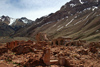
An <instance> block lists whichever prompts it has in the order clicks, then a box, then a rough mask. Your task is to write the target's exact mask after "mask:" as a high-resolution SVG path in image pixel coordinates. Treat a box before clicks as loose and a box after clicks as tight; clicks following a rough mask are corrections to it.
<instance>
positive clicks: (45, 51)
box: [0, 33, 100, 67]
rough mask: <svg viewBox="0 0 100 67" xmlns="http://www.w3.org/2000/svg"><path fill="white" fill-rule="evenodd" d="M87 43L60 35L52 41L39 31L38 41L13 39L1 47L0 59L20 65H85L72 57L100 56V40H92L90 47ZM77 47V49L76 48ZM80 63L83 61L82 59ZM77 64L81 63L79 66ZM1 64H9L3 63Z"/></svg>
mask: <svg viewBox="0 0 100 67" xmlns="http://www.w3.org/2000/svg"><path fill="white" fill-rule="evenodd" d="M86 43H87V42H86V41H85V40H77V41H75V40H72V38H71V37H66V38H65V37H58V38H57V39H53V40H52V42H51V41H49V39H48V37H47V35H46V34H45V33H38V34H37V35H36V41H31V40H28V41H12V42H8V43H6V45H5V46H4V47H1V48H0V56H1V58H0V59H5V60H6V61H12V62H14V63H17V64H20V67H23V66H26V67H33V66H50V65H58V66H64V67H84V65H82V64H79V62H75V61H71V60H73V59H70V58H73V57H75V58H76V59H80V58H81V56H83V57H86V56H89V58H91V57H96V56H97V57H98V58H99V55H100V53H98V49H97V48H98V47H99V46H100V42H90V43H89V44H88V47H86V46H84V45H85V44H86ZM76 48H77V50H75V49H76ZM83 48H84V49H83ZM74 52H76V53H74ZM6 53H7V54H6ZM12 53H13V54H12ZM3 54H4V55H3ZM91 55H92V56H91ZM68 57H69V58H68ZM80 60H81V59H80ZM80 63H83V62H82V61H80ZM73 64H74V65H73ZM75 64H76V65H75ZM77 64H79V65H78V66H77ZM0 65H1V66H3V65H4V67H6V66H7V65H6V64H3V63H1V64H0ZM85 65H86V64H85ZM8 67H9V66H8ZM12 67H13V66H12Z"/></svg>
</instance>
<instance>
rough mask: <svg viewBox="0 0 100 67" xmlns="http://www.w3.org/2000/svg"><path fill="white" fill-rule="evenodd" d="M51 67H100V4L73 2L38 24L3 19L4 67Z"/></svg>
mask: <svg viewBox="0 0 100 67" xmlns="http://www.w3.org/2000/svg"><path fill="white" fill-rule="evenodd" d="M47 35H48V36H47ZM49 66H50V67H100V0H71V1H70V2H67V3H66V4H65V5H63V6H62V7H61V9H60V10H58V11H57V12H55V13H51V14H49V15H48V16H43V17H41V18H37V19H36V20H35V21H32V20H29V19H27V18H25V17H22V18H19V19H13V18H10V17H9V16H1V17H0V67H49Z"/></svg>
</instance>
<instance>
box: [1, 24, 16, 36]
mask: <svg viewBox="0 0 100 67" xmlns="http://www.w3.org/2000/svg"><path fill="white" fill-rule="evenodd" d="M14 33H15V31H14V29H13V28H12V27H11V26H8V25H7V24H6V23H3V22H0V37H1V36H2V37H3V36H11V35H13V34H14Z"/></svg>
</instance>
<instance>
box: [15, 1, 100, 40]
mask: <svg viewBox="0 0 100 67" xmlns="http://www.w3.org/2000/svg"><path fill="white" fill-rule="evenodd" d="M99 19H100V0H71V1H70V2H68V3H66V4H65V5H63V6H62V7H61V9H60V10H58V11H57V12H56V13H51V14H49V15H48V16H43V17H41V18H38V19H36V21H35V22H34V23H33V24H31V25H29V26H26V27H24V28H21V29H20V30H18V31H17V33H16V34H15V35H14V36H28V37H34V36H35V35H36V34H37V33H38V32H44V33H47V34H48V35H49V36H50V38H57V37H60V36H64V37H66V36H70V37H72V38H73V39H85V40H90V41H91V40H99V38H100V35H99V34H100V20H99Z"/></svg>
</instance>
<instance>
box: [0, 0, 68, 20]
mask: <svg viewBox="0 0 100 67" xmlns="http://www.w3.org/2000/svg"><path fill="white" fill-rule="evenodd" d="M68 1H69V0H57V1H56V0H41V1H40V0H1V1H0V16H1V15H8V16H10V17H13V18H20V17H27V18H28V19H32V20H35V19H36V18H39V17H41V16H44V15H48V14H49V13H51V12H55V11H57V10H59V9H60V7H61V6H62V5H64V4H65V3H66V2H68Z"/></svg>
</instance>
